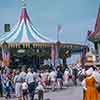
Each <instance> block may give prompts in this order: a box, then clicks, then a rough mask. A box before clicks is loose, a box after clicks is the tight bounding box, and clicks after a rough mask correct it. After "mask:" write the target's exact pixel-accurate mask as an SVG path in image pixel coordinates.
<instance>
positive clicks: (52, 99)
mask: <svg viewBox="0 0 100 100" xmlns="http://www.w3.org/2000/svg"><path fill="white" fill-rule="evenodd" d="M0 100H6V99H5V98H0ZM9 100H16V98H11V99H9ZM35 100H37V95H35ZM44 100H82V87H81V86H77V87H75V86H72V87H67V88H64V89H62V90H57V91H55V92H52V91H49V92H47V93H45V94H44Z"/></svg>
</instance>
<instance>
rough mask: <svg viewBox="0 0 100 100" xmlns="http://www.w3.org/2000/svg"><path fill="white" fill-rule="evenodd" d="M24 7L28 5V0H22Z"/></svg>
mask: <svg viewBox="0 0 100 100" xmlns="http://www.w3.org/2000/svg"><path fill="white" fill-rule="evenodd" d="M22 7H24V8H25V7H26V0H22Z"/></svg>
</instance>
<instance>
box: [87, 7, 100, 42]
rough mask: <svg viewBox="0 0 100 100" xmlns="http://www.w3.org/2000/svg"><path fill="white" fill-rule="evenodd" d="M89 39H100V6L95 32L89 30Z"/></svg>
mask: <svg viewBox="0 0 100 100" xmlns="http://www.w3.org/2000/svg"><path fill="white" fill-rule="evenodd" d="M88 37H89V40H91V41H100V6H99V10H98V16H97V20H96V24H95V29H94V32H90V31H89V32H88Z"/></svg>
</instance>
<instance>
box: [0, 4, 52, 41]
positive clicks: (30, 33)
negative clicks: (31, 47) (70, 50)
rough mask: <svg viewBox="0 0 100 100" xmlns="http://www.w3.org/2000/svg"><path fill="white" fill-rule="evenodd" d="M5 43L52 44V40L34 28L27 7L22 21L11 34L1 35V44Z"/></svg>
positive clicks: (24, 9) (22, 15)
mask: <svg viewBox="0 0 100 100" xmlns="http://www.w3.org/2000/svg"><path fill="white" fill-rule="evenodd" d="M4 41H6V42H7V43H34V42H47V43H48V42H51V40H50V39H48V38H47V37H46V36H45V35H43V34H41V33H40V32H39V31H38V30H37V29H36V28H34V27H33V25H32V22H31V20H30V18H29V16H28V14H27V10H26V7H25V6H24V7H22V12H21V16H20V19H19V20H18V22H17V24H16V25H15V26H14V27H13V29H12V30H11V32H7V33H2V34H0V42H1V43H2V42H4Z"/></svg>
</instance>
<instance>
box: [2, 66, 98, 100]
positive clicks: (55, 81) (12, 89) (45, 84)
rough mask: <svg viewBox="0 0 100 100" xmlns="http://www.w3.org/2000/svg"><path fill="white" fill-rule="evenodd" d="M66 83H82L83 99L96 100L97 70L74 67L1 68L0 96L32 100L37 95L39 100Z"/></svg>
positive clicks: (75, 84)
mask: <svg viewBox="0 0 100 100" xmlns="http://www.w3.org/2000/svg"><path fill="white" fill-rule="evenodd" d="M70 82H71V83H72V85H74V86H77V83H78V82H80V83H82V86H83V100H100V94H99V93H100V68H98V67H94V66H87V67H84V68H83V67H77V65H74V66H73V67H72V68H71V67H70V68H69V67H66V68H64V69H63V70H62V68H61V67H57V68H56V69H49V70H48V69H45V70H34V69H32V68H25V67H22V69H16V70H15V69H12V70H11V69H9V68H5V69H3V70H1V71H0V96H1V97H2V96H5V98H6V99H9V98H11V97H12V96H15V97H16V98H17V100H34V96H35V94H38V100H43V99H44V92H48V91H53V92H54V91H56V90H61V89H63V87H66V86H67V87H68V86H69V84H70ZM97 86H98V88H97ZM29 98H30V99H29ZM92 98H94V99H92Z"/></svg>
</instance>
